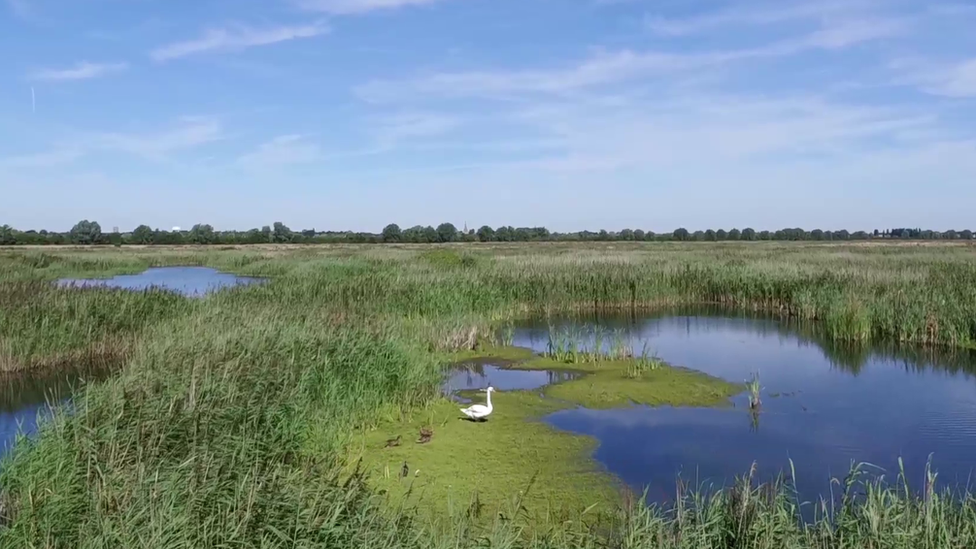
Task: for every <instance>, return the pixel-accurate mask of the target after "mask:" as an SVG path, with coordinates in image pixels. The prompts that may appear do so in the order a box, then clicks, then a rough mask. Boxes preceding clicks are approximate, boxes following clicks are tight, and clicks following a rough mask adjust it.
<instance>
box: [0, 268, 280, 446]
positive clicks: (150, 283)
mask: <svg viewBox="0 0 976 549" xmlns="http://www.w3.org/2000/svg"><path fill="white" fill-rule="evenodd" d="M266 281H267V279H263V278H253V277H245V276H237V275H233V274H228V273H223V272H220V271H218V270H215V269H210V268H207V267H157V268H151V269H147V270H145V271H143V272H142V273H139V274H136V275H119V276H115V277H112V278H104V279H61V280H59V281H58V284H59V285H62V286H73V287H88V286H106V287H111V288H124V289H129V290H145V289H148V288H162V289H166V290H170V291H174V292H178V293H180V294H182V295H185V296H188V297H202V296H204V295H205V294H207V293H208V292H211V291H215V290H219V289H221V288H227V287H232V286H239V285H246V284H258V283H263V282H266ZM107 375H110V372H94V371H83V372H78V371H76V372H67V373H66V372H58V373H56V374H48V375H36V376H32V375H17V376H0V456H2V455H3V454H4V453H5V452H6V451H8V450H9V447H10V446H11V445H12V444H13V442H14V441H15V439H16V435H17V432H18V431H22V432H23V433H24V434H28V435H29V434H31V433H33V432H34V431H35V429H36V425H37V418H38V414H44V413H46V412H47V411H48V403H49V402H54V403H56V402H61V401H64V400H65V399H66V398H68V397H69V396H70V395H71V393H72V390H73V389H75V388H77V387H78V386H80V385H81V384H83V383H84V382H86V381H91V380H95V379H102V378H104V377H105V376H107Z"/></svg>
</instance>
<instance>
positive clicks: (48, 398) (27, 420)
mask: <svg viewBox="0 0 976 549" xmlns="http://www.w3.org/2000/svg"><path fill="white" fill-rule="evenodd" d="M111 373H112V372H110V371H108V370H84V371H81V370H79V371H72V372H58V373H54V374H48V375H4V376H0V457H2V456H3V455H4V454H5V453H6V452H8V451H9V450H10V448H11V447H12V445H13V443H14V442H15V441H16V438H17V434H18V433H22V434H24V435H28V436H29V435H32V434H34V433H35V432H36V430H37V420H38V418H40V417H45V416H48V415H49V414H50V405H52V404H54V405H57V404H60V403H64V402H66V400H67V399H68V398H69V397H70V396H71V395H72V394H73V393H74V392H75V391H76V390H78V389H79V388H81V387H83V386H84V385H85V384H86V383H91V382H94V381H98V380H100V379H104V378H105V377H107V376H108V375H111Z"/></svg>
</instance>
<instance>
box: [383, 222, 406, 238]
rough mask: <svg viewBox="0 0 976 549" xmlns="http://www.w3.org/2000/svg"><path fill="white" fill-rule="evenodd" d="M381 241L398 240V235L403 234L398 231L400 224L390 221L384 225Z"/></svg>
mask: <svg viewBox="0 0 976 549" xmlns="http://www.w3.org/2000/svg"><path fill="white" fill-rule="evenodd" d="M382 236H383V242H399V241H400V237H402V236H403V234H402V233H401V232H400V226H399V225H397V224H396V223H390V224H389V225H387V226H386V227H383V235H382Z"/></svg>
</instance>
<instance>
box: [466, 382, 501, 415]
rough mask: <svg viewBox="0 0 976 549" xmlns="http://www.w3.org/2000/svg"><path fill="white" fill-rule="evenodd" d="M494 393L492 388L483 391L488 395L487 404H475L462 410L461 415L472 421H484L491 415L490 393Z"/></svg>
mask: <svg viewBox="0 0 976 549" xmlns="http://www.w3.org/2000/svg"><path fill="white" fill-rule="evenodd" d="M494 391H495V388H494V387H488V388H487V389H485V392H486V393H488V397H487V402H486V403H485V404H475V405H473V406H469V407H467V408H462V409H461V413H462V414H464V415H466V416H468V418H470V419H472V420H474V421H485V419H486V418H487V417H488V416H489V415H490V414H491V410H492V407H491V393H492V392H494Z"/></svg>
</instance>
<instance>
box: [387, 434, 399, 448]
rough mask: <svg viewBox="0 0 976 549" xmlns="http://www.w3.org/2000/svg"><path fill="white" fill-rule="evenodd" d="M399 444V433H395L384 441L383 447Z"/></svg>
mask: <svg viewBox="0 0 976 549" xmlns="http://www.w3.org/2000/svg"><path fill="white" fill-rule="evenodd" d="M399 445H400V435H397V436H395V437H393V438H391V439H388V440H387V441H386V446H384V448H393V447H394V446H399Z"/></svg>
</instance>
